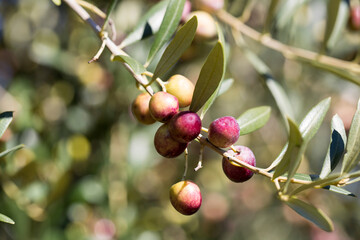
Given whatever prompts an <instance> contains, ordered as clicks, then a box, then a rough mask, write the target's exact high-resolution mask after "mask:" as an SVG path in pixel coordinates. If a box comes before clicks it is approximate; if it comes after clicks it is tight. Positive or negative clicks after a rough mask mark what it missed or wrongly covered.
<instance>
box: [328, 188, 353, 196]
mask: <svg viewBox="0 0 360 240" xmlns="http://www.w3.org/2000/svg"><path fill="white" fill-rule="evenodd" d="M323 189H326V190H329V191H332V192H335V193H339V194H342V195H346V196H350V197H356V195H355V194H353V193H352V192H349V191H348V190H346V189H344V188H341V187H337V186H334V185H329V186H325V187H323Z"/></svg>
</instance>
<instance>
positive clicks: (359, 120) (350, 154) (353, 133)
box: [341, 99, 360, 173]
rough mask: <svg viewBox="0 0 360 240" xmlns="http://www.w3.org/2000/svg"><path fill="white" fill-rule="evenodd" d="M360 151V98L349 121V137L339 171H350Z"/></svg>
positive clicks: (356, 161) (355, 163)
mask: <svg viewBox="0 0 360 240" xmlns="http://www.w3.org/2000/svg"><path fill="white" fill-rule="evenodd" d="M359 153H360V99H359V101H358V105H357V109H356V112H355V114H354V117H353V119H352V122H351V127H350V130H349V138H348V142H347V144H346V154H345V156H344V160H343V165H342V170H341V172H343V173H344V172H345V173H347V172H350V171H351V170H352V169H353V168H354V167H355V166H356V165H357V164H358V163H359V160H360V159H358V156H359Z"/></svg>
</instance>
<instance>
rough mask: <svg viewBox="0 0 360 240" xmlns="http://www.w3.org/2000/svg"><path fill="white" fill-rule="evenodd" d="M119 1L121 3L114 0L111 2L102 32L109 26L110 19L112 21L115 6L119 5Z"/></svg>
mask: <svg viewBox="0 0 360 240" xmlns="http://www.w3.org/2000/svg"><path fill="white" fill-rule="evenodd" d="M118 1H119V0H112V1H111V3H110V7H109V8H108V10H107V12H106V18H105V21H104V24H103V26H102V28H101V31H103V30H104V28H105V27H106V25H107V24H108V22H109V19H110V14H111V12H112V11H113V10H114V8H115V6H116V4H117V2H118Z"/></svg>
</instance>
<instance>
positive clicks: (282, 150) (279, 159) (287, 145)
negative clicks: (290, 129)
mask: <svg viewBox="0 0 360 240" xmlns="http://www.w3.org/2000/svg"><path fill="white" fill-rule="evenodd" d="M288 147H289V142H287V143H286V144H285V145H284V147H283V148H282V149H281V152H280V153H279V155H278V156H277V158H276V159H275V160H274V161H273V162H272V163H271V164H270V166H269V167H268V168H267V170H268V171H270V170H272V169H274V168H275V167H276V166H277V165H278V164H279V162H280V161H281V160H282V159H283V157H284V155H285V153H286V151H287V149H288Z"/></svg>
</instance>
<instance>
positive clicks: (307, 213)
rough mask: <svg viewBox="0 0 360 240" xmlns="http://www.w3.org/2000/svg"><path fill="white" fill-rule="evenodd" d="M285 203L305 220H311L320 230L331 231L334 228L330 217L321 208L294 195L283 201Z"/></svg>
mask: <svg viewBox="0 0 360 240" xmlns="http://www.w3.org/2000/svg"><path fill="white" fill-rule="evenodd" d="M285 203H286V204H287V205H288V206H289V207H290V208H292V209H293V210H294V211H295V212H297V213H298V214H300V215H301V216H303V217H304V218H306V219H307V220H309V221H311V222H313V223H314V224H316V225H317V226H318V227H319V228H321V229H322V230H324V231H327V232H331V231H333V230H334V226H333V223H332V221H331V219H330V218H329V217H328V216H326V214H325V213H324V212H323V211H322V210H320V209H318V208H316V207H314V206H313V205H311V204H308V203H306V202H304V201H301V200H300V199H298V198H296V197H291V198H289V199H288V201H285Z"/></svg>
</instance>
